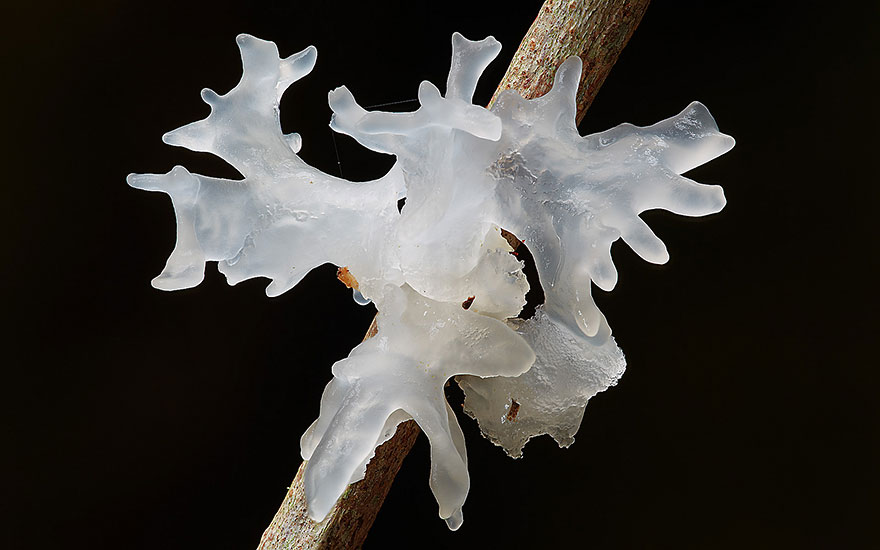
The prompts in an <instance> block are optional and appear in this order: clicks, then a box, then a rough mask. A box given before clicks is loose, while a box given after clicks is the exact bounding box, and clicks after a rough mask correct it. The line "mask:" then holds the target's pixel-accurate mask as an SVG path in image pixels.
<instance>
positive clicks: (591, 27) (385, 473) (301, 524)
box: [258, 0, 650, 550]
mask: <svg viewBox="0 0 880 550" xmlns="http://www.w3.org/2000/svg"><path fill="white" fill-rule="evenodd" d="M649 1H650V0H602V1H599V0H546V2H544V5H543V6H542V7H541V11H540V13H539V14H538V17H537V19H536V20H535V22H534V23H533V24H532V26H531V28H529V31H528V33H526V36H525V38H524V39H523V41H522V43H521V44H520V45H519V48H518V49H517V51H516V54H514V57H513V61H512V62H511V64H510V67H509V68H508V69H507V73H506V74H505V75H504V78H503V79H502V81H501V84H500V85H499V86H498V89H497V90H496V91H495V95H494V96H493V97H492V101H491V102H490V103H489V105H490V106H491V105H492V103H494V101H495V98H496V97H498V94H499V93H501V92H502V91H503V90H506V89H509V88H513V89H515V90H517V91H518V92H519V93H520V94H521V95H522V96H523V97H525V98H528V99H532V98H535V97H539V96H541V95H543V94H545V93H547V91H548V90H549V89H550V87H551V86H552V85H553V76H554V75H555V74H556V69H557V68H558V67H559V65H561V64H562V62H563V61H565V59H567V58H568V57H570V56H572V55H577V56H579V57H580V58H581V59H582V60H583V62H584V71H583V73H582V75H581V84H580V88H579V90H578V99H577V101H578V111H577V121H578V122H580V121H581V119H582V118H583V116H584V113H585V112H586V110H587V108H588V107H589V106H590V103H592V101H593V98H595V97H596V93H597V92H598V91H599V87H601V86H602V83H603V82H604V81H605V77H606V76H608V73H609V71H610V70H611V67H612V66H613V65H614V62H615V61H617V57H618V55H620V52H621V50H623V48H624V46H626V43H627V42H628V41H629V39H630V37H631V36H632V33H633V31H635V28H636V26H638V24H639V21H641V19H642V16H643V15H644V13H645V10H646V9H647V7H648V3H649ZM511 237H512V235H511ZM512 239H513V240H515V237H512ZM512 244H513V243H512ZM516 244H519V243H518V242H517V243H516ZM375 334H376V320H375V319H373V324H372V325H370V329H369V330H368V331H367V335H366V336H365V339H366V338H370V337H372V336H374V335H375ZM418 435H419V428H418V426H417V425H416V423H415V422H413V421H412V420H410V421H408V422H404V423H403V424H401V425H399V426H398V427H397V432H396V433H395V435H394V437H392V438H391V439H390V440H389V441H387V442H386V443H384V444H383V445H381V446H380V447H379V448H378V449H377V450H376V455H375V456H374V457H373V459H372V460H370V463H369V465H368V466H367V472H366V476H365V477H364V479H363V480H361V481H359V482H357V483H354V484H352V485H351V486H350V487H349V488H348V489H347V490H346V491H345V493H344V494H343V495H342V497H341V498H340V499H339V501H338V502H337V503H336V505H335V506H334V507H333V509H332V510H331V511H330V513H329V514H328V515H327V517H326V518H325V519H324V521H322V522H321V523H315V522H314V521H312V520H311V519H309V517H308V514H307V512H306V499H305V491H304V489H303V484H302V477H303V471H304V470H305V464H306V463H305V462H303V463H302V464H301V465H300V467H299V470H298V471H297V473H296V477H295V478H294V480H293V483H292V484H291V486H290V488H289V490H288V491H287V495H286V496H285V497H284V501H283V502H282V503H281V508H280V509H279V510H278V513H277V514H275V518H274V519H273V520H272V523H271V524H270V525H269V527H268V528H267V529H266V532H265V533H263V537H262V539H261V540H260V546H259V548H258V550H288V549H290V550H292V549H302V550H337V549H345V550H355V549H357V548H360V547H361V545H362V544H363V542H364V540H365V539H366V537H367V533H368V532H369V530H370V527H371V526H372V524H373V521H374V520H375V519H376V514H378V513H379V509H380V508H381V507H382V502H383V501H384V500H385V496H386V495H387V494H388V490H389V489H390V488H391V483H392V482H393V481H394V476H396V475H397V471H398V470H399V469H400V465H401V464H402V463H403V459H404V458H405V457H406V455H407V453H409V451H410V449H411V448H412V446H413V444H414V443H415V441H416V438H417V437H418Z"/></svg>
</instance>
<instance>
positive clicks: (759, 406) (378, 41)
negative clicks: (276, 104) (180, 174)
mask: <svg viewBox="0 0 880 550" xmlns="http://www.w3.org/2000/svg"><path fill="white" fill-rule="evenodd" d="M22 4H23V3H22ZM79 4H80V6H79V7H70V6H67V7H65V6H58V5H54V6H53V5H51V3H49V4H48V5H47V4H45V3H31V5H30V7H27V8H22V7H21V5H18V7H12V8H11V7H9V6H7V7H6V8H4V25H3V26H4V32H3V38H2V40H3V42H4V44H3V50H2V51H3V54H2V55H3V58H4V62H3V65H4V78H3V86H2V89H3V96H4V98H3V105H4V108H3V123H4V128H3V132H2V135H3V141H4V142H5V145H4V146H3V151H4V157H5V158H4V163H3V167H4V168H3V169H4V175H5V177H4V180H5V181H4V184H5V185H4V194H5V198H4V199H3V200H2V206H3V214H2V220H0V223H2V224H3V233H2V234H3V236H4V241H3V242H4V248H5V254H4V264H3V269H2V271H0V273H2V274H0V281H2V289H3V303H4V308H3V311H4V318H5V320H6V325H7V328H6V329H5V330H4V332H3V339H4V344H3V350H4V353H3V361H2V364H3V367H2V372H3V377H2V380H3V382H2V384H3V385H2V388H3V396H4V397H3V400H2V403H3V407H4V409H6V410H5V411H4V412H3V415H2V421H0V423H2V430H3V431H2V439H0V460H2V462H3V466H2V469H3V473H4V478H5V480H4V481H3V489H2V491H0V495H2V497H0V498H2V504H0V506H2V509H0V525H2V528H0V547H3V548H9V549H10V550H18V549H31V548H40V549H44V548H45V549H48V548H90V549H120V548H124V549H126V550H140V549H151V550H152V549H159V548H162V549H192V548H210V549H236V550H238V549H249V548H254V547H255V546H256V544H257V541H258V540H259V537H260V534H261V533H262V530H263V529H264V528H265V527H266V525H267V524H268V523H269V521H270V520H271V518H272V516H273V514H274V513H275V511H276V509H277V506H278V504H279V503H280V501H281V499H282V497H283V495H284V493H285V488H286V486H287V485H288V483H289V482H290V480H291V478H292V477H293V474H294V472H295V471H296V468H297V466H298V464H299V462H300V460H299V457H298V454H299V448H298V441H299V436H300V434H301V433H302V432H303V430H304V429H305V428H306V427H307V426H308V424H309V423H310V422H311V421H312V420H313V419H314V418H315V416H316V415H317V413H318V400H319V397H320V394H321V390H322V388H323V386H324V385H325V384H326V382H327V381H328V379H329V377H330V371H329V367H330V365H331V364H332V363H333V362H334V361H336V360H338V359H340V358H342V357H344V356H346V355H347V354H348V351H349V350H350V349H351V347H353V346H354V345H355V344H356V343H357V342H358V341H359V340H360V338H361V337H362V335H363V333H364V330H365V329H366V327H367V325H368V324H369V321H370V319H371V317H372V314H373V310H372V308H371V307H359V306H357V305H356V304H355V303H354V302H353V301H352V300H351V299H350V294H349V291H347V290H346V289H344V288H343V287H342V286H341V285H340V284H339V283H337V282H336V281H335V277H334V269H333V268H331V267H329V266H325V267H323V268H320V269H317V270H315V271H314V272H313V273H312V274H311V275H310V276H309V277H308V278H307V279H306V280H305V281H304V282H303V283H302V284H301V285H299V286H298V287H296V288H295V289H293V290H292V291H290V292H288V293H287V294H285V295H284V296H282V297H280V298H276V299H267V298H266V297H265V295H264V294H263V289H264V287H265V285H266V281H263V280H254V281H248V282H246V283H243V284H240V285H238V286H236V287H228V286H227V285H226V283H225V281H224V280H223V277H222V276H220V275H219V274H218V273H217V272H216V269H215V268H214V267H213V266H209V268H208V273H207V278H206V280H205V282H204V283H203V284H202V285H201V286H199V287H198V288H196V289H193V290H188V291H185V292H176V293H163V292H160V291H157V290H154V289H152V288H151V287H150V285H149V281H150V279H151V278H152V277H153V276H155V275H156V274H157V273H158V272H159V271H160V270H161V268H162V266H163V265H164V262H165V259H166V257H167V255H168V253H169V252H170V250H171V248H172V245H173V241H174V223H173V214H172V210H171V207H170V204H169V201H168V199H167V197H165V196H164V195H160V194H156V193H144V192H141V191H136V190H133V189H130V188H129V187H127V186H126V185H125V182H124V178H125V175H126V174H127V173H128V172H132V171H138V172H164V171H167V170H168V169H169V168H171V167H172V166H173V165H174V164H177V163H180V164H184V165H186V166H187V167H189V168H190V169H192V170H193V171H198V172H200V173H205V174H211V175H216V176H227V177H234V176H235V174H234V172H233V171H232V169H231V168H229V167H228V166H227V165H225V164H224V163H223V162H221V161H219V160H217V159H215V158H211V157H209V156H208V155H202V154H195V153H190V152H188V151H185V150H183V149H177V148H172V147H169V146H166V145H163V144H162V143H161V141H160V136H161V135H162V133H164V132H165V131H167V130H170V129H173V128H176V127H178V126H180V125H182V124H185V123H188V122H190V121H193V120H196V119H199V118H202V117H203V116H205V115H206V114H207V112H208V108H207V106H205V105H204V104H203V103H202V102H201V101H200V99H199V97H198V91H199V90H200V89H201V88H202V87H205V86H208V87H211V88H213V89H215V90H217V91H219V92H221V93H222V92H225V91H227V90H228V89H229V88H231V87H232V86H233V85H234V84H235V83H236V82H237V81H238V78H239V75H240V64H239V58H238V52H237V49H236V45H235V41H234V38H235V36H236V34H238V33H240V32H248V33H251V34H254V35H256V36H259V37H261V38H265V39H270V40H274V41H275V42H277V43H278V45H279V48H280V50H281V53H282V54H283V55H288V54H290V53H293V52H295V51H299V50H300V49H302V48H304V47H305V46H306V45H308V44H314V45H316V46H317V47H318V50H319V58H318V64H317V67H316V69H315V70H314V72H313V73H312V74H311V75H310V76H308V77H306V78H305V79H304V80H302V81H301V82H299V83H297V84H295V85H294V86H293V87H292V89H291V90H290V91H289V92H288V94H287V95H286V96H285V98H284V101H283V102H282V118H283V120H282V123H283V126H284V129H285V131H294V130H295V131H298V132H300V133H301V134H302V136H303V140H304V145H303V149H302V153H301V154H302V156H303V157H304V158H305V159H306V160H307V161H308V162H310V163H312V164H313V165H315V166H317V167H319V168H321V169H323V170H325V171H328V172H331V173H336V171H337V170H338V167H337V163H336V156H335V153H334V148H333V141H332V140H331V135H330V131H329V130H328V128H327V122H328V120H329V115H330V110H329V108H328V107H327V104H326V93H327V91H328V90H330V89H332V88H334V87H336V86H338V85H341V84H343V83H345V84H347V85H348V86H349V87H350V88H351V89H352V90H353V92H354V93H355V95H356V97H357V98H358V99H359V100H360V101H361V102H362V104H364V105H373V104H378V103H385V102H391V101H399V100H405V99H411V98H414V97H415V93H416V88H417V85H418V83H419V82H420V81H421V80H423V79H429V80H431V81H433V82H435V83H437V84H439V85H441V86H442V84H443V83H444V82H445V78H446V71H447V69H448V63H449V55H450V46H449V37H450V34H451V33H452V32H453V31H456V30H458V31H461V32H462V33H464V34H465V35H466V36H468V37H471V38H481V37H483V36H485V35H488V34H492V35H494V36H495V37H496V38H498V39H499V40H500V41H501V42H502V43H503V45H504V50H503V52H502V54H501V56H500V58H499V59H498V60H497V61H496V62H495V63H494V64H493V65H492V67H491V68H490V69H489V70H488V71H487V74H486V75H485V77H484V79H483V81H482V83H481V85H480V88H479V91H478V94H477V98H476V99H477V101H478V102H485V101H486V100H488V98H489V96H490V95H491V92H492V90H493V89H494V86H495V84H496V83H497V81H498V80H499V79H500V77H501V75H502V73H503V71H504V68H505V67H506V65H507V63H508V62H509V60H510V57H511V56H512V54H513V52H514V50H515V49H516V46H517V44H518V42H519V39H520V38H521V37H522V35H523V34H524V32H525V31H526V29H527V28H528V26H529V24H530V23H531V21H532V19H533V17H534V15H535V13H536V12H537V9H538V7H539V5H540V2H539V1H534V2H526V3H523V4H509V3H507V2H494V3H492V4H491V5H490V4H488V3H478V2H472V1H466V2H446V3H442V4H440V3H438V4H437V5H436V6H434V7H428V3H422V2H385V3H379V2H376V3H367V2H365V3H362V5H361V7H358V8H352V7H348V6H345V5H340V4H338V3H336V2H309V3H307V4H306V3H305V2H302V3H301V4H303V5H302V6H299V5H298V4H300V3H299V2H296V1H294V0H286V1H284V2H269V3H256V2H255V3H247V2H240V3H236V4H232V3H223V2H205V3H202V4H200V5H196V4H190V3H185V2H128V3H122V2H111V1H103V2H82V3H79ZM249 4H254V5H253V6H251V5H249ZM257 4H263V5H259V6H258V5H257ZM817 4H818V3H817ZM821 5H822V6H823V9H821V10H820V9H819V8H818V7H814V6H812V5H811V4H810V3H808V2H805V3H789V2H785V3H780V5H773V4H771V3H767V2H736V3H722V2H685V1H676V2H656V3H655V4H654V5H653V6H651V8H649V10H648V13H647V15H646V17H645V19H644V20H643V22H642V25H641V27H640V28H639V29H638V31H637V32H636V34H635V36H634V38H633V40H632V41H631V43H630V45H629V46H628V47H627V49H626V50H625V52H624V53H623V55H622V57H621V58H620V61H619V62H618V64H617V66H616V67H615V68H614V70H613V71H612V73H611V76H610V78H609V79H608V81H607V82H606V84H605V86H604V89H603V90H602V92H601V93H600V94H599V96H598V98H597V99H596V101H595V103H594V104H593V106H592V108H591V109H590V111H589V113H588V115H587V118H586V119H585V120H584V123H583V125H582V127H581V131H582V132H583V133H588V132H593V131H599V130H603V129H606V128H608V127H611V126H613V125H615V124H618V123H620V122H623V121H628V122H633V123H636V124H650V123H653V122H655V121H657V120H660V119H662V118H666V117H667V116H671V115H673V114H675V113H677V112H679V110H681V109H682V108H683V107H684V106H686V105H687V104H688V103H689V102H690V101H691V100H694V99H698V100H700V101H702V102H704V103H705V104H706V105H707V106H708V107H709V108H710V110H711V111H712V113H713V115H714V116H715V118H716V119H717V121H718V123H719V126H720V127H721V129H722V130H723V131H724V132H726V133H728V134H731V135H733V136H734V137H735V138H736V139H737V142H738V144H737V146H736V148H735V149H734V150H733V151H732V152H730V153H728V154H727V155H724V156H723V157H721V158H719V159H717V160H715V161H713V162H711V163H709V164H708V165H706V166H704V167H701V168H699V169H697V170H694V171H693V172H692V173H691V174H690V175H691V177H693V178H694V179H696V180H698V181H702V182H706V183H719V184H722V185H723V186H724V188H725V191H726V194H727V197H728V206H727V208H726V209H725V210H724V211H723V212H722V213H721V214H718V215H714V216H711V217H708V218H705V219H688V218H682V217H676V216H673V215H667V214H665V213H658V212H652V213H648V214H646V215H645V217H646V218H647V219H648V221H649V222H650V223H651V224H652V226H653V227H654V228H655V230H656V232H657V233H658V234H659V235H660V236H661V237H662V238H663V239H664V240H665V241H666V243H667V245H668V247H669V251H670V253H671V256H672V259H671V261H670V262H669V263H668V264H667V265H665V266H661V267H657V266H651V265H648V264H646V263H645V262H642V261H641V260H639V259H638V258H637V257H636V256H635V255H634V254H633V253H632V252H631V251H630V250H628V249H626V247H624V246H622V245H619V244H618V245H615V248H614V255H615V260H616V261H617V263H618V267H619V271H620V283H619V285H618V287H617V288H616V289H615V290H614V291H613V292H612V293H610V294H605V293H603V292H601V291H598V290H597V291H595V292H596V294H598V295H599V296H598V300H599V302H600V307H602V309H603V311H604V312H605V314H606V315H607V317H608V319H609V321H610V323H611V325H612V327H613V328H614V331H615V336H616V338H617V341H618V343H619V344H620V346H621V347H622V348H623V349H624V351H625V353H626V355H627V359H628V370H627V373H626V375H625V376H624V377H623V379H622V380H621V382H620V384H619V385H618V386H617V387H615V388H613V389H612V390H610V391H608V392H606V393H603V394H600V395H599V396H597V397H596V398H594V399H593V400H592V401H591V402H590V405H589V407H588V409H587V414H586V417H585V420H584V423H583V425H582V427H581V430H580V432H579V433H578V436H577V442H576V443H575V445H574V446H573V447H571V448H570V449H566V450H560V449H558V448H557V447H556V445H555V444H554V443H553V442H552V441H551V440H549V438H547V437H543V438H539V439H537V440H534V441H532V442H531V443H530V444H529V445H528V446H527V447H526V451H525V458H524V459H523V460H519V461H513V460H511V459H509V458H507V457H506V456H504V454H503V453H502V452H501V451H500V450H499V449H498V448H496V447H494V446H493V445H491V444H490V443H488V442H487V441H485V440H483V439H482V438H480V437H479V435H478V433H477V430H476V427H475V423H474V422H473V421H471V420H470V419H465V418H463V419H462V424H463V427H464V430H465V432H466V436H467V439H468V452H469V456H470V472H471V476H472V489H471V493H470V497H469V499H468V502H467V504H466V506H465V518H466V521H465V523H464V526H463V528H462V529H461V530H460V531H458V532H457V533H450V532H448V531H447V529H446V527H445V525H444V523H443V522H442V521H440V520H439V519H438V518H437V513H436V505H435V503H434V501H433V499H432V497H431V495H430V492H429V489H428V484H427V477H428V463H429V460H428V452H427V451H428V449H427V447H428V446H427V443H426V441H425V440H424V438H423V439H422V440H420V442H419V443H418V444H417V446H416V449H415V450H414V452H413V453H412V454H411V456H410V457H409V458H408V459H407V460H406V462H405V464H404V467H403V470H402V471H401V473H400V475H399V477H398V479H397V481H396V482H395V485H394V487H393V488H392V490H391V493H390V495H389V497H388V500H387V502H386V504H385V507H384V508H383V509H382V511H381V513H380V514H379V517H378V520H377V522H376V524H375V527H374V528H373V531H372V533H371V535H370V537H369V539H368V542H367V544H366V548H367V549H382V548H431V549H433V548H644V547H661V548H666V547H669V548H673V547H674V548H751V547H767V548H782V547H797V548H843V547H848V548H856V547H870V546H873V547H875V548H876V547H877V545H880V540H878V537H877V525H876V520H877V518H878V517H880V510H878V499H877V494H878V483H877V481H878V476H877V465H876V464H877V462H878V453H877V441H878V433H877V407H876V400H877V397H876V395H877V381H878V378H877V374H876V370H877V360H876V355H875V353H874V349H873V344H874V343H875V341H874V338H873V337H874V333H875V331H876V329H877V327H878V325H877V321H876V311H877V295H876V292H875V290H874V286H875V284H876V283H877V269H876V267H877V260H876V257H875V254H876V252H877V244H876V238H877V230H876V225H875V221H874V219H873V216H872V214H873V212H874V211H875V210H876V207H875V206H874V205H875V204H876V202H877V199H878V193H877V184H878V178H877V172H876V159H877V155H878V152H877V146H878V140H877V139H876V127H877V122H878V121H877V107H876V99H877V97H876V90H877V69H878V66H877V59H878V57H877V54H878V50H877V41H876V34H877V32H878V30H880V29H878V20H880V19H878V10H877V8H876V4H875V3H873V2H862V3H855V5H851V4H848V3H839V4H837V5H835V4H833V3H828V2H822V3H821ZM871 5H873V6H874V7H869V6H871ZM410 106H411V105H410ZM403 107H407V106H406V105H404V106H403ZM336 141H337V143H338V151H339V158H340V159H341V163H342V169H343V171H344V173H345V175H346V176H347V177H349V178H351V179H357V180H365V179H369V178H373V177H376V176H378V175H380V174H382V173H383V172H384V171H385V170H387V168H388V167H389V166H390V164H391V162H392V160H391V158H390V157H385V156H381V155H378V154H373V153H370V152H367V151H365V150H363V149H361V148H360V147H359V146H358V145H357V144H355V143H354V142H353V141H352V140H350V139H348V138H346V137H339V138H337V140H336ZM869 346H870V347H869Z"/></svg>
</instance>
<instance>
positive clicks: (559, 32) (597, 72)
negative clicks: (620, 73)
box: [489, 0, 650, 122]
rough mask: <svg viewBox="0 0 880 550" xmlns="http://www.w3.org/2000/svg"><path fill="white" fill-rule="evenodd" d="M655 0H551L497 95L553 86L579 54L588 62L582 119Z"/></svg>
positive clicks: (536, 92) (536, 93) (580, 101)
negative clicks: (564, 64) (564, 66)
mask: <svg viewBox="0 0 880 550" xmlns="http://www.w3.org/2000/svg"><path fill="white" fill-rule="evenodd" d="M649 3H650V0H546V2H544V5H543V6H541V13H540V14H538V18H537V19H535V22H534V23H532V26H531V27H530V28H529V30H528V32H527V33H526V36H525V38H523V40H522V42H521V43H520V45H519V48H518V49H517V51H516V54H515V55H514V57H513V61H512V62H511V63H510V67H508V69H507V73H505V74H504V78H502V79H501V84H499V85H498V89H497V90H496V91H495V95H493V96H492V101H490V102H489V106H491V105H492V104H493V103H494V102H495V99H496V98H497V97H498V94H500V93H501V92H502V91H504V90H507V89H510V88H513V89H514V90H517V91H518V92H519V93H520V95H522V96H523V97H525V98H527V99H532V98H535V97H540V96H542V95H544V94H546V93H547V92H548V91H550V88H551V87H552V86H553V77H554V76H555V75H556V69H558V68H559V66H560V65H562V62H563V61H565V60H566V59H568V58H569V57H571V56H573V55H576V56H578V57H580V58H581V61H583V62H584V70H583V72H582V73H581V84H580V87H579V88H578V95H577V107H578V108H577V121H578V122H580V121H581V119H583V118H584V113H586V111H587V108H589V106H590V104H591V103H592V102H593V99H594V98H595V97H596V94H597V93H598V92H599V88H600V87H601V86H602V83H603V82H605V77H607V76H608V73H609V72H611V67H613V66H614V63H615V62H616V61H617V57H618V56H619V55H620V52H621V51H623V48H624V46H626V43H627V42H629V39H630V37H631V36H632V34H633V32H634V31H635V30H636V27H637V26H638V25H639V22H640V21H641V20H642V16H643V15H645V10H647V9H648V4H649Z"/></svg>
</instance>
